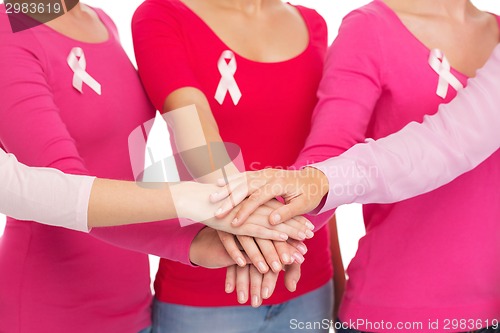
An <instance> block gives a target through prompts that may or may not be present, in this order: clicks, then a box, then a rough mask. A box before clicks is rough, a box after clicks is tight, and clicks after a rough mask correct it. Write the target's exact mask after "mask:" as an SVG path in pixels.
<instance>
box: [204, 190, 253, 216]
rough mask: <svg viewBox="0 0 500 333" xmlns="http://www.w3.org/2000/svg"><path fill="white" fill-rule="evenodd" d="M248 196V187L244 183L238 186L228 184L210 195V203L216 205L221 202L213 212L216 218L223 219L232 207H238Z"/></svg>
mask: <svg viewBox="0 0 500 333" xmlns="http://www.w3.org/2000/svg"><path fill="white" fill-rule="evenodd" d="M247 195H248V186H247V184H246V182H242V183H240V184H230V185H227V186H226V187H224V188H223V189H222V190H221V191H218V192H216V193H212V194H211V195H210V201H211V202H212V203H217V202H219V201H221V203H220V205H219V208H218V209H217V211H216V212H215V216H216V217H218V218H222V217H225V216H226V215H227V214H228V213H229V212H230V211H231V210H232V209H233V208H234V207H236V206H237V205H239V204H240V203H241V202H242V201H243V200H244V199H245V198H246V197H247Z"/></svg>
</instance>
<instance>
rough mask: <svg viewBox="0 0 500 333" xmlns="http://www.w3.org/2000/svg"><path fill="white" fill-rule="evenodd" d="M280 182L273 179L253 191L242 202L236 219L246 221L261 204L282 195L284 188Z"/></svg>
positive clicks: (241, 221)
mask: <svg viewBox="0 0 500 333" xmlns="http://www.w3.org/2000/svg"><path fill="white" fill-rule="evenodd" d="M280 183H281V181H273V182H272V183H269V184H266V185H265V186H263V187H261V188H259V189H258V190H256V191H255V192H253V193H252V194H251V195H250V196H249V197H248V198H247V199H246V200H244V201H243V202H242V203H241V208H240V210H239V211H238V213H237V214H236V218H235V220H236V221H237V222H238V223H244V222H245V221H246V219H247V218H248V217H249V216H250V214H252V213H253V212H254V211H255V210H256V209H257V208H258V207H259V206H261V205H263V204H265V203H266V202H268V201H269V200H271V199H274V198H276V197H277V196H279V195H282V194H283V188H282V186H281V185H280Z"/></svg>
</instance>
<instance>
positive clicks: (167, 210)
mask: <svg viewBox="0 0 500 333" xmlns="http://www.w3.org/2000/svg"><path fill="white" fill-rule="evenodd" d="M176 217H177V213H176V209H175V205H174V202H173V199H172V195H171V191H170V187H169V184H168V183H155V184H148V183H143V184H140V183H134V182H125V181H115V180H106V179H96V181H95V182H94V186H93V187H92V192H91V195H90V201H89V205H88V226H89V228H92V227H104V226H115V225H124V224H132V223H138V222H152V221H161V220H166V219H171V218H176Z"/></svg>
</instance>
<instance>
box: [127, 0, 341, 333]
mask: <svg viewBox="0 0 500 333" xmlns="http://www.w3.org/2000/svg"><path fill="white" fill-rule="evenodd" d="M132 28H133V36H134V47H135V52H136V58H137V63H138V67H139V74H140V76H141V79H142V81H143V83H144V86H145V88H146V91H147V92H148V94H149V96H150V99H151V100H152V102H153V104H154V105H155V107H156V108H157V109H158V110H162V112H164V113H165V112H169V111H170V110H172V109H176V108H179V107H182V106H184V105H187V104H193V103H194V104H196V106H197V109H198V111H199V114H200V119H201V120H202V124H203V130H204V132H205V134H206V137H207V141H208V142H210V141H221V138H222V139H223V140H224V141H226V142H234V143H236V144H238V145H239V146H240V147H241V149H242V153H243V156H244V157H245V163H246V165H245V166H246V168H247V170H256V169H261V168H264V167H266V166H274V167H287V166H289V165H290V164H292V163H293V161H294V160H295V159H296V157H297V154H298V152H299V150H300V148H301V147H302V146H303V143H304V140H305V138H306V136H307V133H308V130H309V124H310V116H311V112H312V109H313V107H314V105H315V104H316V97H315V96H316V89H317V86H318V83H319V80H320V77H321V71H322V63H323V57H324V54H325V51H326V41H327V36H326V24H325V22H324V20H323V19H322V18H321V17H320V16H319V15H318V14H317V13H316V12H314V11H312V10H310V9H306V8H303V7H294V6H291V5H288V4H284V3H282V2H281V1H279V0H264V1H239V0H238V1H226V0H217V1H198V0H191V1H189V0H188V1H182V2H181V1H179V0H167V1H165V0H147V1H145V2H144V3H143V4H142V5H141V6H140V7H139V9H138V10H137V12H136V13H135V15H134V19H133V23H132ZM276 124H279V125H280V126H275V125H276ZM177 131H178V133H174V134H175V139H176V141H182V140H183V139H182V136H183V133H182V132H183V131H182V128H178V130H177ZM184 132H186V131H184ZM290 133H293V135H290ZM285 138H286V139H285ZM322 219H327V217H326V216H325V217H322ZM239 241H240V242H241V243H243V246H245V245H247V246H252V244H253V245H254V246H255V242H257V243H259V247H261V248H266V247H269V246H272V245H269V244H267V243H264V242H262V241H261V240H255V241H254V240H253V239H246V238H244V239H242V238H239ZM306 244H307V245H308V247H309V253H308V259H307V260H306V261H305V263H304V264H303V265H302V268H303V269H302V276H301V283H300V285H299V286H295V284H292V285H291V286H289V287H290V289H292V290H294V289H295V288H296V291H295V293H294V295H290V294H289V292H288V291H287V290H286V289H285V287H284V286H282V285H281V284H279V285H278V288H277V289H276V291H275V293H274V295H273V297H271V298H269V299H267V300H265V301H264V303H263V304H264V305H265V306H264V307H261V309H259V310H255V309H252V308H251V307H249V306H241V304H238V302H235V301H234V300H233V299H232V298H231V297H230V296H229V295H224V294H222V293H220V292H218V291H217V290H215V291H211V289H210V286H211V285H213V284H217V283H220V282H222V281H224V274H225V272H224V271H223V270H218V271H207V270H202V269H198V270H196V272H195V271H193V270H191V269H189V268H186V267H183V266H180V265H177V263H175V262H172V261H168V260H162V261H161V262H160V270H159V272H158V275H157V280H156V282H155V289H156V298H157V300H156V303H155V310H154V313H155V314H154V322H155V329H156V330H157V331H158V332H164V331H168V332H186V331H193V332H196V331H207V329H208V330H209V331H210V332H212V331H213V332H215V331H217V332H220V331H223V332H257V331H259V332H288V331H289V329H290V324H289V321H290V320H291V319H292V318H296V319H297V320H300V321H311V322H312V321H321V320H323V319H325V318H326V319H327V318H329V317H330V316H331V311H332V310H331V308H332V299H331V290H332V286H331V281H330V280H331V277H332V269H331V264H330V258H329V256H330V255H329V246H328V230H325V229H323V230H320V231H318V232H317V233H316V235H315V237H314V239H312V240H310V241H308V242H306ZM247 251H248V250H247ZM298 260H299V261H302V260H301V258H298ZM268 264H269V266H271V269H272V271H274V272H276V273H277V272H278V271H279V267H280V265H279V262H278V260H276V261H272V260H270V261H268ZM257 265H258V266H259V267H261V269H266V263H265V262H264V261H263V260H262V261H260V262H259V263H258V264H257ZM275 265H276V266H277V268H278V269H276V267H275ZM180 287H182V288H180ZM264 294H265V293H264ZM264 298H267V297H264ZM260 301H261V300H260V299H259V297H258V295H256V294H255V293H252V297H251V304H252V305H253V306H256V305H259V304H260ZM239 303H246V297H245V295H241V296H239ZM306 304H307V305H306ZM207 321H210V326H209V327H207V325H206V322H207Z"/></svg>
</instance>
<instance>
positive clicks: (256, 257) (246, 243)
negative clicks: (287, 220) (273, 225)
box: [237, 236, 284, 274]
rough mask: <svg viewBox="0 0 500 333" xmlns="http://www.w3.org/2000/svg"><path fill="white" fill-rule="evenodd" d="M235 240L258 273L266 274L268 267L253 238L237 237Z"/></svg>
mask: <svg viewBox="0 0 500 333" xmlns="http://www.w3.org/2000/svg"><path fill="white" fill-rule="evenodd" d="M237 239H238V241H239V242H240V244H241V246H242V247H243V250H244V251H245V252H246V254H247V256H248V257H249V258H250V260H251V261H252V264H253V265H254V266H255V267H257V269H258V270H259V272H261V273H262V274H264V273H267V271H269V266H267V264H266V260H265V259H264V257H263V256H262V253H261V252H260V249H259V247H258V246H257V244H256V243H255V240H254V238H253V237H248V236H237ZM283 243H284V242H283Z"/></svg>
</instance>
